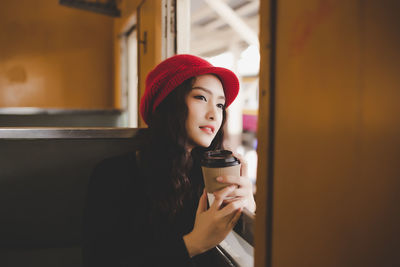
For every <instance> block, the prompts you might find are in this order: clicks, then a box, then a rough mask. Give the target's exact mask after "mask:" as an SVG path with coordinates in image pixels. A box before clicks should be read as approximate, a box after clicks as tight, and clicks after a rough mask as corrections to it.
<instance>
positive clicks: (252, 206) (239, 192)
mask: <svg viewBox="0 0 400 267" xmlns="http://www.w3.org/2000/svg"><path fill="white" fill-rule="evenodd" d="M233 156H234V157H236V158H238V159H239V160H240V163H241V168H240V177H236V176H230V175H227V176H220V177H217V181H218V182H220V183H228V184H234V185H236V189H235V190H234V191H233V192H232V193H230V194H229V195H228V196H227V197H228V199H227V200H225V201H224V204H228V203H230V202H231V201H232V200H234V201H236V200H237V199H243V200H244V202H245V207H246V208H247V209H248V210H249V211H251V212H253V213H254V212H255V211H256V202H255V201H254V196H253V184H252V182H251V180H250V179H249V178H248V176H247V162H246V161H245V160H244V158H243V157H242V156H241V155H239V154H236V153H233Z"/></svg>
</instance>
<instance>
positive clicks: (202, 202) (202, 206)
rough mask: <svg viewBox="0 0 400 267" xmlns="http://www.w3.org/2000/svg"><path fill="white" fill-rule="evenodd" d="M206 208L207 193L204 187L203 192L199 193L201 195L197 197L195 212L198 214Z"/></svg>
mask: <svg viewBox="0 0 400 267" xmlns="http://www.w3.org/2000/svg"><path fill="white" fill-rule="evenodd" d="M206 210H207V194H206V190H205V189H204V190H203V194H202V195H201V197H200V199H199V205H198V206H197V212H196V214H200V213H202V212H204V211H206Z"/></svg>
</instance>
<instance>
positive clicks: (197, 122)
mask: <svg viewBox="0 0 400 267" xmlns="http://www.w3.org/2000/svg"><path fill="white" fill-rule="evenodd" d="M185 100H186V105H187V108H188V116H187V119H186V125H185V126H186V132H187V135H188V139H189V143H188V148H189V149H190V150H191V149H192V148H194V147H196V146H202V147H208V146H210V144H211V142H212V140H213V139H214V137H215V135H216V134H217V132H218V130H219V129H220V127H221V124H222V119H223V109H224V106H225V95H224V89H223V87H222V84H221V82H220V80H219V79H218V78H217V77H215V76H214V75H211V74H205V75H200V76H197V77H196V81H195V83H194V85H193V87H192V90H191V91H190V92H189V94H188V95H187V96H186V99H185Z"/></svg>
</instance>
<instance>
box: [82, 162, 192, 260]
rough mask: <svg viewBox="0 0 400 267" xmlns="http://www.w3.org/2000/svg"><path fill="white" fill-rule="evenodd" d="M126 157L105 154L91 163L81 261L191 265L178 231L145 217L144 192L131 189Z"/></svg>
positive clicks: (135, 175)
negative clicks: (146, 219) (175, 231)
mask: <svg viewBox="0 0 400 267" xmlns="http://www.w3.org/2000/svg"><path fill="white" fill-rule="evenodd" d="M132 165H133V164H132V162H131V161H128V160H126V158H116V159H112V160H106V161H104V162H102V163H101V164H99V165H98V166H96V168H95V169H94V171H93V173H92V175H91V178H90V182H89V187H88V190H87V198H86V206H85V214H84V222H83V232H84V233H83V264H84V266H96V267H97V266H113V267H118V266H193V263H192V260H191V259H190V257H189V255H188V252H187V249H186V246H185V244H184V241H183V238H182V236H176V235H174V234H173V233H171V232H168V231H165V232H162V231H161V234H157V235H154V230H155V229H154V227H159V229H157V230H158V231H156V232H157V233H160V231H159V230H160V229H164V227H165V223H164V222H163V221H160V222H159V225H158V226H154V225H153V226H150V225H149V224H148V223H147V222H146V221H145V218H146V216H145V213H146V212H148V211H146V209H145V205H144V203H143V201H145V200H144V197H143V195H142V194H140V192H141V190H138V189H137V188H136V189H135V188H134V187H135V184H136V183H135V180H137V179H140V178H141V177H138V173H137V168H136V167H133V166H132Z"/></svg>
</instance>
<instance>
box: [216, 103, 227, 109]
mask: <svg viewBox="0 0 400 267" xmlns="http://www.w3.org/2000/svg"><path fill="white" fill-rule="evenodd" d="M217 107H218V108H220V109H224V107H225V105H224V104H217Z"/></svg>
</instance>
